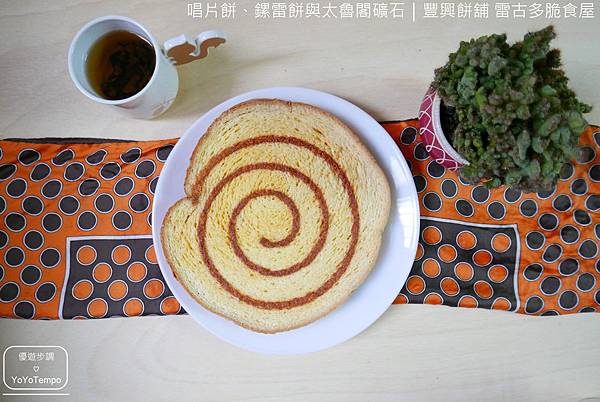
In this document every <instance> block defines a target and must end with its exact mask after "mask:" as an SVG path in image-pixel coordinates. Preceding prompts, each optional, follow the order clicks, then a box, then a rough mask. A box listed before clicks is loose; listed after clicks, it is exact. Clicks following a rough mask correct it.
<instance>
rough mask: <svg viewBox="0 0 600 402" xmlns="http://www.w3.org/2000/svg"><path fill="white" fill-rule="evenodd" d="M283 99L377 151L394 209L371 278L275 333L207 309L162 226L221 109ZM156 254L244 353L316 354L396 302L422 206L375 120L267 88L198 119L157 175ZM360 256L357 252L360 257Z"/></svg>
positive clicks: (207, 318) (191, 305) (194, 311)
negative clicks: (328, 119)
mask: <svg viewBox="0 0 600 402" xmlns="http://www.w3.org/2000/svg"><path fill="white" fill-rule="evenodd" d="M257 98H269V99H274V98H277V99H284V100H290V101H296V102H304V103H308V104H311V105H314V106H317V107H320V108H321V109H324V110H326V111H328V112H330V113H332V114H334V115H336V116H337V117H338V118H340V119H341V120H342V121H343V122H345V123H346V124H347V125H348V126H349V127H350V128H351V129H352V130H353V131H354V132H355V133H356V134H357V135H358V136H360V138H361V139H362V141H363V143H364V144H365V145H366V146H367V147H368V148H369V149H370V151H371V152H372V153H373V155H374V156H375V158H376V159H377V161H378V162H379V165H380V166H381V167H382V168H383V170H384V171H385V172H386V175H387V177H388V181H389V183H390V187H391V189H392V208H391V212H390V220H389V223H388V225H387V228H386V231H385V234H384V238H383V243H382V246H381V250H380V253H379V259H378V260H377V263H376V265H375V267H373V270H372V271H371V273H370V274H369V276H368V277H367V279H366V281H365V282H364V283H363V284H362V285H361V286H360V287H359V288H358V289H357V290H356V291H355V292H354V293H353V294H352V296H351V297H350V298H349V299H348V300H347V301H346V302H345V303H344V304H343V305H342V306H340V307H339V308H338V309H337V310H335V311H333V312H332V313H330V314H328V315H327V316H325V317H323V318H321V319H319V320H318V321H315V322H313V323H311V324H309V325H306V326H304V327H301V328H298V329H294V330H291V331H287V332H281V333H277V334H261V333H257V332H253V331H249V330H247V329H244V328H242V327H240V326H238V325H236V324H234V323H233V322H231V321H229V320H226V319H224V318H222V317H220V316H218V315H216V314H213V313H211V312H210V311H208V310H206V309H205V308H203V307H202V306H201V305H200V304H198V303H197V302H196V301H195V300H194V299H193V298H192V297H191V296H190V295H189V294H188V292H187V291H186V290H185V289H184V288H183V286H181V284H180V283H179V282H178V281H177V280H176V279H175V277H174V276H173V272H172V271H171V268H170V267H169V264H168V262H167V261H166V259H165V256H164V254H163V248H162V244H161V241H160V228H161V226H162V223H163V219H164V217H165V214H166V212H167V210H168V209H169V208H170V207H171V205H173V204H174V203H175V202H176V201H177V200H179V199H181V198H183V197H185V193H184V189H183V183H184V179H185V171H186V168H187V166H188V164H189V159H190V156H191V154H192V151H193V150H194V148H195V147H196V143H197V142H198V140H199V139H200V137H202V135H203V134H204V133H205V131H206V129H207V128H208V126H209V125H210V124H211V123H212V122H213V120H215V119H216V118H217V117H218V116H219V115H220V114H221V113H222V112H224V111H225V110H227V109H229V108H231V107H232V106H234V105H236V104H238V103H240V102H244V101H247V100H249V99H257ZM152 228H153V229H152V236H153V240H154V244H155V248H154V249H155V250H156V256H157V258H158V263H159V265H160V269H161V271H162V274H163V276H164V278H165V280H166V282H167V284H168V285H169V288H170V289H171V291H172V292H173V294H174V295H175V297H176V298H177V300H179V302H180V303H181V305H182V306H183V308H184V309H185V310H186V311H187V312H188V313H189V314H190V315H191V316H192V317H193V318H194V319H195V320H196V321H198V323H200V325H202V326H203V327H204V328H206V329H207V330H208V331H210V332H212V333H213V334H214V335H216V336H218V337H219V338H221V339H223V340H225V341H227V342H229V343H231V344H233V345H236V346H238V347H240V348H244V349H248V350H252V351H256V352H263V353H273V354H300V353H308V352H315V351H317V350H321V349H325V348H329V347H331V346H334V345H337V344H339V343H341V342H344V341H346V340H348V339H350V338H352V337H353V336H355V335H357V334H359V333H360V332H361V331H363V330H364V329H366V328H367V327H368V326H369V325H371V324H372V323H373V322H375V320H377V318H379V316H381V314H383V312H384V311H385V310H386V309H387V308H388V307H389V306H390V305H391V304H392V302H393V301H394V298H395V297H396V296H397V295H398V293H399V292H400V290H401V289H402V286H403V285H404V282H406V278H407V277H408V274H409V272H410V269H411V267H412V263H413V261H414V258H415V254H416V250H417V240H418V234H419V202H418V198H417V193H416V190H415V185H414V182H413V178H412V175H411V173H410V169H409V168H408V165H407V164H406V161H405V160H404V157H403V156H402V154H401V153H400V150H399V149H398V146H397V145H396V144H395V143H394V141H393V140H392V138H391V137H390V136H389V134H388V133H387V132H386V131H385V130H384V129H383V127H381V125H380V124H379V123H377V121H375V120H374V119H373V118H372V117H371V116H369V115H368V114H367V113H365V112H364V111H363V110H361V109H359V108H358V107H356V106H355V105H353V104H352V103H350V102H348V101H345V100H344V99H341V98H338V97H337V96H333V95H330V94H327V93H324V92H320V91H315V90H311V89H305V88H266V89H260V90H257V91H252V92H248V93H245V94H243V95H240V96H236V97H235V98H232V99H229V100H228V101H226V102H223V103H221V104H220V105H218V106H216V107H215V108H213V109H211V110H210V111H209V112H207V113H206V114H205V115H204V116H202V117H201V118H200V119H198V120H197V121H196V122H195V123H194V124H193V125H192V126H191V127H190V128H189V129H188V130H187V131H186V132H185V134H184V135H183V137H181V139H180V140H179V141H178V142H177V144H176V145H175V148H173V150H172V151H171V154H170V155H169V158H168V159H167V162H166V163H165V166H164V167H163V170H162V172H161V174H160V179H159V180H158V185H157V188H156V195H155V196H154V204H153V207H152ZM355 258H360V255H357V256H355Z"/></svg>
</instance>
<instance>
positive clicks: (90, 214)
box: [0, 120, 600, 319]
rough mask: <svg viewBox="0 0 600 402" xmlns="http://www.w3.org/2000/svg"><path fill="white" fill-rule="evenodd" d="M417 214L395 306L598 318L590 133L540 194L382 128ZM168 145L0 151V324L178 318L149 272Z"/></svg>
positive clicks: (46, 144)
mask: <svg viewBox="0 0 600 402" xmlns="http://www.w3.org/2000/svg"><path fill="white" fill-rule="evenodd" d="M383 126H384V127H385V129H386V130H387V131H388V133H389V134H390V135H391V136H392V137H393V139H394V140H395V141H396V143H397V144H398V146H399V147H400V149H401V151H402V153H403V154H404V156H405V157H406V159H407V161H408V163H409V165H410V167H411V170H412V172H413V177H414V181H415V185H416V187H417V191H418V193H419V201H420V207H421V236H420V239H419V246H418V250H417V258H416V260H415V262H414V264H413V267H412V271H411V274H410V276H409V279H408V281H407V282H406V285H405V286H404V288H403V289H402V291H401V292H400V294H399V295H398V297H397V298H396V300H395V303H398V304H401V303H428V304H445V305H449V306H460V307H479V308H487V309H498V310H508V311H515V312H518V313H525V314H535V315H557V314H567V313H576V312H593V311H598V310H600V259H599V257H598V254H599V250H598V248H599V244H600V219H599V212H598V210H599V209H600V185H598V181H600V156H599V151H600V129H599V128H598V127H590V128H588V130H587V131H586V132H585V134H584V135H583V136H582V140H581V143H582V145H583V148H582V152H581V154H580V156H579V157H578V159H577V161H573V163H570V164H567V165H565V167H564V169H563V171H562V174H561V180H560V182H559V184H558V186H557V188H556V189H555V190H554V191H552V192H547V193H537V194H524V193H521V192H519V191H514V190H511V189H506V188H499V189H494V190H488V189H486V188H485V187H483V186H471V185H468V184H466V183H463V182H461V180H460V179H459V178H458V176H457V174H456V173H455V172H451V171H447V170H446V169H444V168H443V167H441V166H440V165H438V164H437V163H436V162H434V161H433V160H431V159H430V158H429V157H428V155H427V153H426V151H425V148H424V146H423V144H422V143H421V141H420V138H419V134H418V123H417V121H416V120H409V121H402V122H392V123H384V124H383ZM176 141H177V140H176V139H172V140H163V141H138V142H130V141H102V140H91V141H90V140H89V139H60V140H36V141H9V140H5V141H0V316H1V317H13V318H26V319H58V318H64V319H83V318H105V317H114V316H139V315H164V314H180V313H184V312H183V310H182V309H181V307H180V305H179V303H178V302H177V300H176V299H175V298H174V297H173V295H172V293H171V292H170V290H169V289H168V288H167V286H166V284H165V281H164V279H163V277H162V275H161V273H160V269H159V267H158V265H157V263H156V256H155V252H154V248H153V245H152V237H151V212H150V211H151V204H152V199H153V196H154V191H155V189H156V183H157V180H158V175H159V174H160V171H161V169H162V167H163V164H164V162H165V160H166V159H167V157H168V155H169V153H170V151H171V149H172V148H173V145H174V144H175V142H176Z"/></svg>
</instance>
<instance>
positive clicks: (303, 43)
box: [0, 0, 600, 401]
mask: <svg viewBox="0 0 600 402" xmlns="http://www.w3.org/2000/svg"><path fill="white" fill-rule="evenodd" d="M563 3H566V2H563ZM238 4H240V5H241V6H242V7H246V8H247V9H248V10H249V11H251V10H252V9H253V5H254V2H247V1H242V2H238ZM186 7H187V2H186V1H131V2H122V1H102V2H100V1H90V0H75V1H52V2H46V1H44V2H31V1H19V0H13V1H3V2H2V4H1V5H0V37H1V38H2V41H1V42H0V73H1V78H0V116H1V117H2V119H0V137H2V138H5V137H47V136H85V137H87V136H89V137H106V138H131V139H154V138H168V137H177V136H180V135H181V134H182V133H183V131H184V130H185V129H186V128H187V127H188V126H190V125H191V123H192V122H193V121H194V120H196V119H197V118H198V117H199V116H200V115H201V114H202V113H203V112H205V111H206V110H207V109H209V108H210V107H212V106H214V105H215V104H217V103H219V102H221V101H223V100H226V99H228V98H229V97H231V96H234V95H237V94H239V93H242V92H245V91H248V90H252V89H256V88H261V87H266V86H284V85H285V86H305V87H310V88H315V89H320V90H324V91H329V92H332V93H334V94H336V95H339V96H342V97H344V98H346V99H348V100H350V101H352V102H354V103H356V104H357V105H359V106H361V107H363V108H364V109H365V110H367V111H368V112H370V113H371V114H372V115H373V116H374V117H375V118H377V119H379V120H394V119H404V118H409V117H413V116H415V114H416V112H417V108H418V104H419V101H420V98H421V96H422V94H423V92H424V91H425V89H426V88H427V86H428V83H429V81H430V80H431V79H432V76H433V69H434V68H435V67H436V66H439V65H441V64H443V63H444V62H445V59H446V57H447V54H448V52H449V51H451V50H454V49H456V47H457V46H458V41H460V40H462V39H467V38H469V37H472V36H475V35H479V34H482V33H489V32H502V31H508V33H509V37H510V38H512V39H516V38H518V37H520V36H522V35H523V33H524V32H526V31H527V30H531V29H535V28H540V27H542V26H544V25H545V24H546V23H545V21H543V20H539V21H509V22H507V21H496V20H494V19H491V20H489V21H486V22H477V21H471V22H464V21H458V20H454V21H452V20H446V21H443V22H441V21H425V20H419V21H417V23H412V22H411V21H410V19H409V20H406V21H404V22H400V21H393V20H388V21H374V20H372V21H348V20H345V21H337V22H334V21H329V22H325V21H318V20H309V21H303V22H298V21H267V22H259V21H255V20H254V18H253V15H252V13H249V14H248V15H243V14H242V15H240V16H239V18H237V19H236V20H235V21H214V20H212V21H201V20H193V19H191V18H189V17H187V15H186ZM104 14H124V15H128V16H130V17H133V18H135V19H137V20H139V21H140V22H141V23H143V24H145V25H146V26H147V27H148V28H149V29H150V30H151V31H152V32H153V33H154V35H155V36H156V37H157V38H159V39H160V40H165V39H167V38H169V37H172V36H176V35H178V34H180V33H185V34H188V35H190V36H192V35H194V34H196V33H198V32H199V31H202V30H206V29H212V28H222V29H223V30H225V31H226V32H227V33H228V34H229V38H230V41H229V43H227V44H226V45H225V46H222V47H220V48H218V49H217V50H216V51H215V52H213V53H212V54H211V55H210V56H209V58H208V59H206V60H205V61H202V62H198V63H191V64H189V65H185V66H182V67H180V68H179V71H180V81H181V87H180V94H179V97H178V98H177V100H176V102H175V104H174V106H173V107H172V109H171V110H169V111H168V112H167V113H166V114H165V115H163V116H162V117H160V118H159V119H157V120H154V121H140V120H131V119H127V118H124V117H122V116H121V115H119V114H117V113H115V112H114V111H112V110H110V109H107V108H104V107H101V106H99V105H96V104H94V103H93V102H91V101H89V100H88V99H87V98H85V97H84V96H83V95H81V94H80V93H79V92H77V90H76V89H75V87H74V86H73V85H72V83H71V82H70V79H69V76H68V73H67V64H66V54H67V49H68V45H69V42H70V40H71V38H72V37H73V35H74V34H75V32H77V30H78V29H79V28H80V27H81V26H82V25H83V24H84V23H85V22H87V21H88V20H90V19H92V18H95V17H97V16H100V15H104ZM599 18H600V17H597V18H596V19H595V20H589V21H577V22H573V21H564V20H561V21H558V22H557V23H556V25H557V30H558V33H559V39H558V40H557V41H556V44H557V45H558V46H559V47H561V48H562V49H563V56H564V57H563V58H564V62H565V65H566V69H567V71H568V74H569V76H570V77H571V83H572V86H573V88H574V89H575V90H576V91H577V92H578V94H579V95H580V97H581V99H582V100H584V101H586V102H588V103H592V104H594V105H595V106H596V109H595V110H594V111H593V113H591V114H590V115H589V118H590V121H591V122H594V123H596V124H598V123H600V102H599V101H600V95H599V94H600V79H599V78H598V71H600V45H599V42H598V40H597V38H598V37H600V24H598V21H599ZM11 344H57V345H63V346H64V347H65V348H66V349H67V350H68V351H69V355H70V372H71V374H70V381H69V382H70V384H69V386H68V389H69V392H70V393H71V396H70V397H69V398H71V399H70V400H73V401H80V400H81V401H83V400H92V401H93V400H110V401H117V400H118V401H135V400H143V401H145V400H202V401H213V400H214V401H226V400H227V401H230V400H234V401H282V400H290V401H334V400H339V401H359V400H361V401H363V400H368V401H375V400H381V401H384V400H388V401H399V400H515V401H520V400H523V401H528V400H544V401H548V400H556V401H577V400H580V399H583V398H588V397H593V396H595V397H598V396H600V381H599V380H598V370H599V369H600V316H599V315H597V314H580V315H576V316H565V317H552V318H550V317H549V318H531V317H524V316H520V315H516V314H510V313H502V312H490V311H484V310H465V309H457V308H447V307H437V306H392V307H391V308H390V309H389V310H388V312H386V313H385V314H384V316H383V317H382V318H381V319H380V320H379V321H378V322H377V323H376V324H375V325H373V327H371V328H369V329H368V330H367V331H365V332H364V333H363V334H361V335H359V336H358V337H356V338H354V339H353V340H351V341H349V342H347V343H345V344H343V345H340V346H338V347H335V348H333V349H330V350H327V351H323V352H319V353H317V354H311V355H307V356H300V357H272V356H262V355H257V354H253V353H250V352H245V351H241V350H238V349H236V348H234V347H232V346H229V345H227V344H225V343H223V342H222V341H220V340H218V339H217V338H215V337H213V336H212V335H210V334H209V333H207V332H206V331H204V330H203V329H202V328H201V327H199V326H198V325H196V324H195V323H194V322H193V321H192V319H191V318H190V317H187V316H178V317H147V318H140V319H109V320H97V321H87V322H82V321H73V322H26V321H17V320H2V321H0V347H2V349H4V348H5V347H6V346H8V345H11ZM7 398H8V397H7ZM14 398H16V397H14ZM19 398H20V399H19V400H26V399H24V398H25V397H19ZM46 398H47V399H46V400H52V399H53V398H52V397H46ZM63 399H64V398H63Z"/></svg>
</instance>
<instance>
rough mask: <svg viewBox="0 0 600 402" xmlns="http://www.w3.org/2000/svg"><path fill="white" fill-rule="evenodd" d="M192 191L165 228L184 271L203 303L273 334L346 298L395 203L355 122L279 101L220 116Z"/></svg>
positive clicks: (193, 169)
mask: <svg viewBox="0 0 600 402" xmlns="http://www.w3.org/2000/svg"><path fill="white" fill-rule="evenodd" d="M185 191H186V195H187V197H186V198H184V199H182V200H180V201H178V202H177V203H176V204H175V205H173V206H172V207H171V208H170V210H169V212H168V213H167V216H166V217H165V221H164V223H163V227H162V233H161V235H162V243H163V247H164V251H165V255H166V256H167V259H168V261H169V264H170V266H171V268H172V270H173V272H174V274H175V276H176V278H177V279H178V280H179V282H180V283H181V284H182V285H183V286H184V287H185V288H186V289H187V290H188V292H189V293H190V294H191V295H192V296H193V297H194V298H195V299H196V300H197V301H198V302H199V303H200V304H202V305H203V306H204V307H206V308H208V309H209V310H211V311H213V312H215V313H217V314H220V315H222V316H224V317H226V318H229V319H231V320H233V321H235V322H236V323H238V324H239V325H242V326H244V327H246V328H249V329H252V330H255V331H259V332H266V333H272V332H279V331H285V330H289V329H292V328H296V327H299V326H302V325H306V324H308V323H310V322H312V321H314V320H316V319H318V318H320V317H322V316H323V315H325V314H327V313H328V312H330V311H331V310H333V309H335V308H336V307H337V306H338V305H340V304H341V303H342V302H343V301H344V300H345V299H347V298H348V297H349V296H350V294H351V293H352V291H353V290H355V289H356V288H357V287H358V286H359V285H360V284H361V283H362V281H363V280H364V279H365V278H366V276H367V274H368V273H369V271H370V270H371V268H372V267H373V265H374V264H375V260H376V258H377V253H378V250H379V247H380V243H381V238H382V234H383V230H384V228H385V224H386V223H387V220H388V215H389V209H390V189H389V186H388V183H387V180H386V178H385V175H384V173H383V172H382V171H381V169H380V168H379V166H378V165H377V163H376V162H375V160H374V158H373V157H372V156H371V155H370V153H369V152H368V150H367V149H366V148H365V147H364V146H363V145H362V143H361V142H360V141H359V140H358V138H357V137H356V136H355V134H354V133H352V131H351V130H350V129H349V128H348V127H347V126H346V125H344V124H343V123H342V122H341V121H339V120H338V119H337V118H335V117H334V116H332V115H331V114H329V113H326V112H324V111H322V110H320V109H318V108H316V107H314V106H310V105H306V104H302V103H294V102H285V101H280V100H253V101H248V102H244V103H242V104H239V105H237V106H235V107H233V108H232V109H229V110H228V111H226V112H224V113H223V114H222V115H221V116H219V117H218V118H217V119H216V120H215V121H214V122H213V124H212V125H211V126H210V127H209V129H208V131H207V132H206V133H205V135H204V136H203V137H202V139H201V140H200V141H199V143H198V145H197V146H196V149H195V150H194V153H193V155H192V158H191V161H190V165H189V167H188V170H187V176H186V180H185Z"/></svg>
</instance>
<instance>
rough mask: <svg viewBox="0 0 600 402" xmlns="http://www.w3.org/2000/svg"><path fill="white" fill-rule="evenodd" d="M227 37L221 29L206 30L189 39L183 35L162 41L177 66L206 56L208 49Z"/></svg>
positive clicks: (219, 43)
mask: <svg viewBox="0 0 600 402" xmlns="http://www.w3.org/2000/svg"><path fill="white" fill-rule="evenodd" d="M226 40H227V37H226V35H225V32H223V31H216V30H215V31H206V32H202V33H201V34H200V35H198V36H196V38H195V39H194V40H192V41H191V40H189V39H188V38H187V36H185V35H179V36H176V37H174V38H171V39H168V40H167V41H165V43H164V45H163V46H164V50H165V54H166V55H167V57H168V58H169V59H170V60H171V61H172V62H173V64H175V65H177V66H179V65H182V64H186V63H189V62H191V61H194V60H200V59H203V58H205V57H206V56H208V49H209V48H211V47H217V46H219V45H221V44H223V43H225V42H226Z"/></svg>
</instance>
